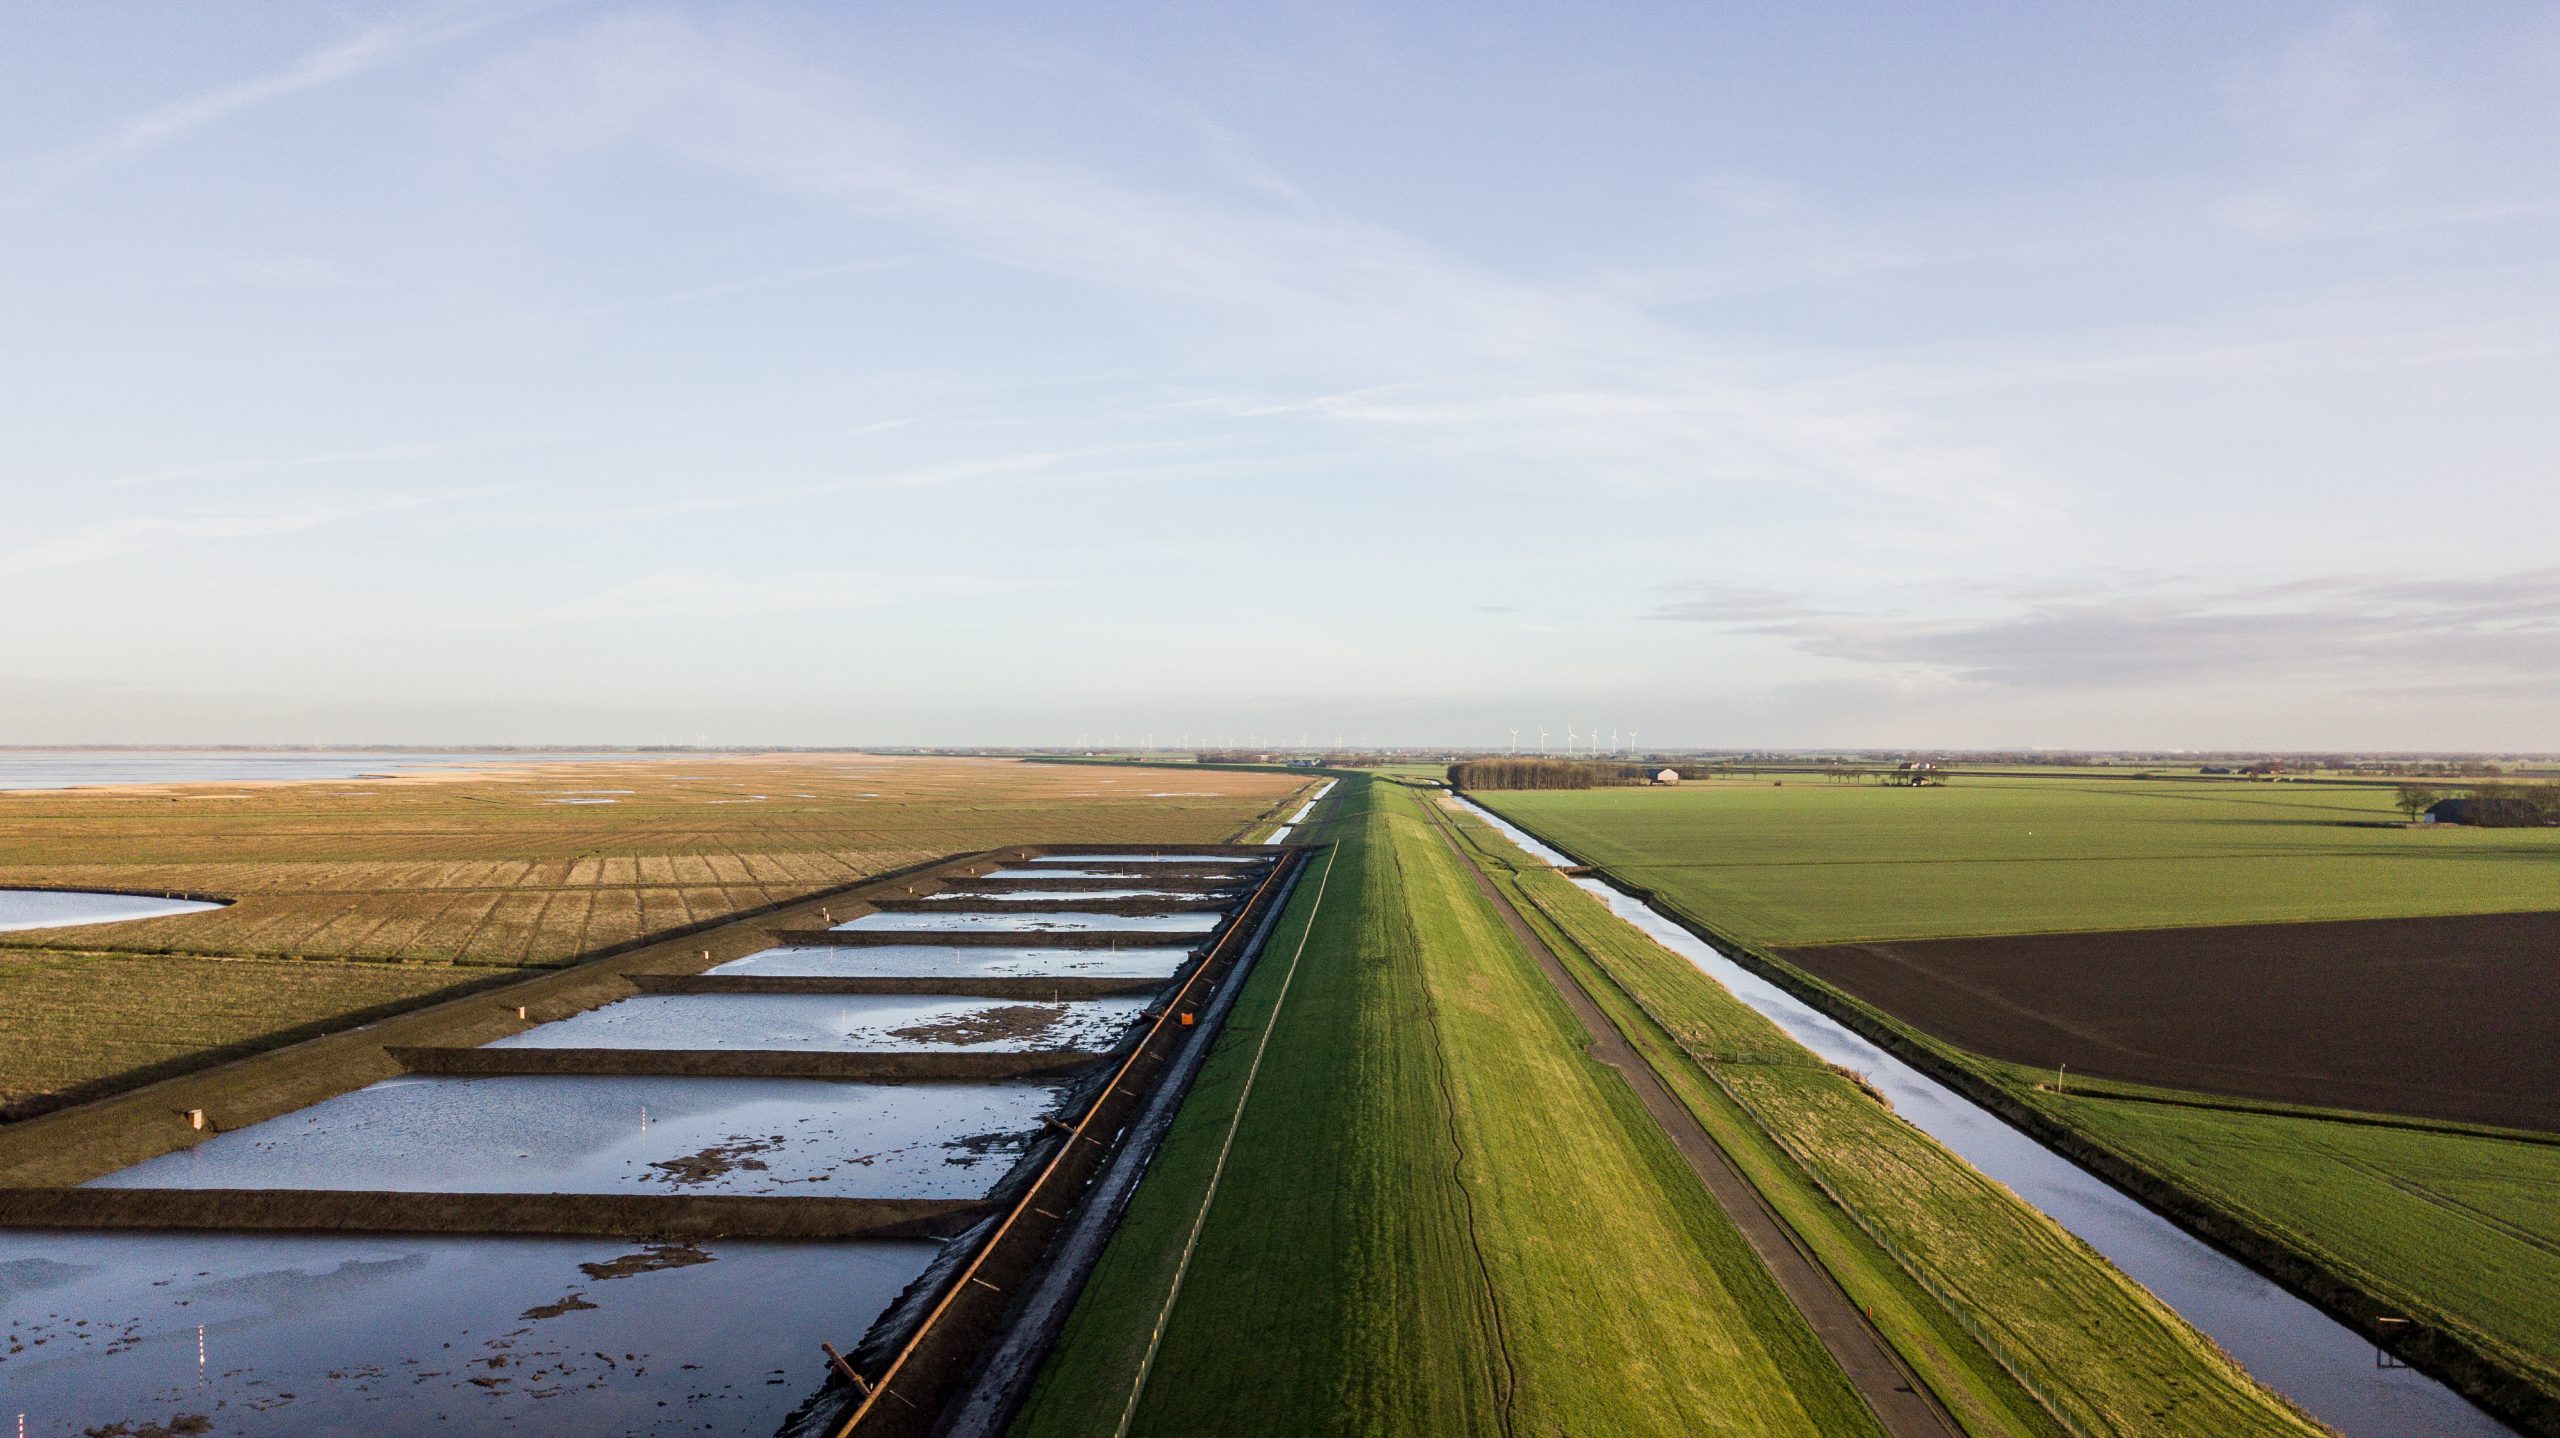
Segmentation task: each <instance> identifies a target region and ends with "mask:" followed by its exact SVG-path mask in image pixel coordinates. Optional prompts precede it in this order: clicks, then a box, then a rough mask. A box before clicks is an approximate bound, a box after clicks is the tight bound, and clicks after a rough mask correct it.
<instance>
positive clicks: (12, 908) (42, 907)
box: [0, 889, 222, 929]
mask: <svg viewBox="0 0 2560 1438" xmlns="http://www.w3.org/2000/svg"><path fill="white" fill-rule="evenodd" d="M221 907H222V905H220V904H214V903H207V902H205V901H204V900H202V899H163V898H157V897H154V896H151V895H147V894H90V893H81V892H78V891H73V890H62V889H0V929H58V928H62V927H65V926H67V925H71V924H113V923H120V922H122V921H123V920H126V919H157V918H162V917H165V916H167V915H170V914H201V913H203V912H205V911H206V910H208V909H219V908H221Z"/></svg>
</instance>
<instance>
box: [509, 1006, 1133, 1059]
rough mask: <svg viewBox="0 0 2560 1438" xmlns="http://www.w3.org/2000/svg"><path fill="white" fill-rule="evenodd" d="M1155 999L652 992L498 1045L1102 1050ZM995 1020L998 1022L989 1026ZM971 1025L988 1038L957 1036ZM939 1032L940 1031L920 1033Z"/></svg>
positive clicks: (874, 1050)
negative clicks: (1009, 1015)
mask: <svg viewBox="0 0 2560 1438" xmlns="http://www.w3.org/2000/svg"><path fill="white" fill-rule="evenodd" d="M1026 1005H1032V1006H1036V1007H1038V1008H1039V1009H1040V1010H1041V1012H1042V1013H1043V1014H1045V1015H1046V1017H1045V1019H1044V1020H1043V1021H1042V1022H1040V1023H1039V1024H1037V1025H1033V1026H1028V1027H1024V1026H1023V1025H1024V1023H1025V1020H1024V1019H1023V1017H1022V1016H1021V1015H1018V1014H1017V1015H1015V1016H1014V1017H1013V1019H1012V1020H1011V1021H1010V1022H1011V1023H1012V1024H1013V1025H1014V1026H1015V1027H1016V1028H1019V1029H1020V1032H1011V1031H1007V1030H1006V1021H1003V1020H995V1021H991V1020H989V1019H987V1018H986V1017H985V1016H986V1015H988V1014H990V1013H992V1012H994V1011H996V1010H1008V1011H1010V1010H1018V1009H1022V1008H1024V1007H1025V1006H1026ZM1146 1006H1147V1001H1146V1000H1145V999H1142V998H1112V999H1078V1000H1074V1001H1072V1002H1064V1003H1050V1002H1046V1001H1040V1000H1033V999H979V998H944V997H937V996H934V995H930V994H923V995H917V994H643V995H641V996H640V997H639V998H635V999H624V1000H622V1001H621V1002H620V1003H613V1004H606V1005H605V1006H604V1007H602V1008H598V1009H590V1010H588V1011H587V1012H585V1013H582V1014H579V1015H577V1016H575V1017H573V1018H566V1019H562V1020H560V1021H559V1022H557V1023H549V1024H544V1025H542V1026H540V1027H539V1028H534V1029H528V1030H526V1031H525V1032H523V1033H520V1034H516V1035H514V1036H513V1037H510V1038H503V1039H500V1040H498V1041H497V1042H496V1043H493V1044H491V1045H489V1047H491V1048H493V1049H506V1048H518V1049H521V1048H606V1049H782V1050H809V1049H818V1050H826V1051H833V1052H844V1053H887V1052H905V1051H911V1050H917V1049H951V1048H968V1049H975V1050H980V1051H983V1052H1006V1053H1010V1052H1015V1051H1019V1050H1023V1049H1093V1050H1097V1051H1099V1050H1103V1049H1108V1048H1110V1047H1112V1046H1113V1045H1115V1044H1117V1043H1118V1042H1119V1041H1120V1036H1121V1035H1122V1034H1124V1033H1126V1032H1127V1031H1128V1027H1129V1025H1130V1024H1131V1023H1133V1022H1135V1021H1136V1019H1137V1016H1138V1014H1139V1011H1141V1010H1142V1009H1144V1008H1145V1007H1146ZM990 1025H992V1027H990ZM972 1026H977V1027H981V1028H988V1032H987V1033H986V1035H985V1036H984V1037H983V1038H979V1039H962V1038H959V1037H956V1035H958V1034H960V1033H963V1032H967V1031H969V1030H970V1029H971V1028H972ZM918 1028H926V1029H932V1030H934V1031H935V1032H936V1034H937V1036H936V1037H931V1038H927V1037H924V1036H922V1035H919V1034H918V1033H917V1032H916V1030H917V1029H918Z"/></svg>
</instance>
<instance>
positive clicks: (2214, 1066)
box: [1777, 913, 2560, 1133]
mask: <svg viewBox="0 0 2560 1438" xmlns="http://www.w3.org/2000/svg"><path fill="white" fill-rule="evenodd" d="M1777 953H1778V956H1779V957H1781V958H1783V959H1785V960H1787V961H1788V962H1789V963H1792V964H1795V965H1796V966H1797V967H1799V968H1802V969H1804V970H1806V971H1807V972H1809V973H1812V974H1813V975H1815V976H1816V977H1818V978H1820V979H1822V980H1824V981H1825V982H1827V983H1830V984H1832V985H1834V986H1836V987H1838V988H1840V989H1841V990H1843V991H1845V992H1847V993H1849V994H1851V995H1854V996H1855V997H1857V998H1859V999H1861V1000H1864V1001H1865V1002H1867V1003H1870V1004H1873V1005H1875V1006H1876V1007H1877V1008H1880V1009H1883V1010H1884V1011H1886V1012H1888V1013H1891V1014H1896V1015H1899V1016H1900V1017H1902V1018H1904V1019H1907V1020H1909V1021H1910V1022H1911V1023H1913V1024H1915V1025H1917V1026H1919V1027H1920V1028H1923V1029H1926V1030H1928V1031H1929V1032H1930V1033H1932V1034H1935V1035H1937V1036H1938V1037H1940V1038H1942V1039H1945V1040H1947V1041H1948V1042H1950V1043H1953V1044H1956V1045H1957V1046H1959V1047H1962V1048H1967V1049H1971V1050H1973V1051H1974V1052H1976V1053H1980V1054H1984V1055H1987V1056H1989V1057H1991V1058H1996V1059H2004V1060H2007V1061H2008V1062H2011V1063H2015V1064H2023V1065H2027V1066H2029V1067H2038V1068H2051V1067H2053V1066H2055V1065H2056V1064H2065V1063H2067V1064H2069V1065H2070V1067H2071V1070H2072V1071H2073V1072H2074V1073H2078V1074H2082V1075H2084V1076H2097V1077H2106V1078H2114V1079H2122V1080H2126V1081H2129V1082H2133V1083H2144V1084H2157V1085H2163V1086H2167V1087H2172V1088H2190V1089H2203V1090H2208V1091H2211V1092H2214V1093H2219V1094H2229V1095H2234V1096H2237V1097H2241V1098H2253V1099H2265V1100H2269V1101H2272V1102H2277V1103H2291V1104H2308V1105H2313V1106H2317V1107H2327V1108H2354V1109H2369V1110H2373V1111H2376V1112H2383V1113H2399V1114H2416V1115H2420V1116H2423V1117H2428V1118H2438V1119H2447V1120H2452V1121H2455V1122H2467V1123H2477V1124H2490V1125H2498V1126H2504V1127H2511V1128H2538V1129H2542V1130H2545V1131H2547V1132H2554V1133H2560V1025H2554V1024H2553V1023H2552V1022H2551V1015H2550V1013H2549V1012H2548V1010H2547V1008H2546V1006H2545V1005H2544V1003H2543V1002H2542V996H2543V995H2544V994H2546V993H2548V992H2549V989H2550V984H2551V978H2552V962H2553V958H2554V956H2555V955H2560V913H2542V914H2464V915H2452V916H2439V917H2435V918H2424V919H2345V920H2338V921H2334V922H2329V923H2312V924H2229V925H2216V926H2211V927H2205V928H2190V929H2120V930H2112V931H2106V932H2100V933H2078V934H2020V935H2006V936H1995V937H1990V938H1978V939H1919V940H1912V941H1909V942H1904V943H1876V944H1821V945H1814V946H1810V947H1802V948H1788V949H1780V950H1778V951H1777Z"/></svg>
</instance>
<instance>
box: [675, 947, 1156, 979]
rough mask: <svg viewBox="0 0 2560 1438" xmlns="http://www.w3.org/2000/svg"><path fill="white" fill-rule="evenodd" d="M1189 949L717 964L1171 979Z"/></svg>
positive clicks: (829, 951)
mask: <svg viewBox="0 0 2560 1438" xmlns="http://www.w3.org/2000/svg"><path fill="white" fill-rule="evenodd" d="M1190 956H1191V951H1190V950H1189V949H1033V948H1023V949H955V948H953V947H951V946H950V945H948V944H883V945H881V946H880V947H878V948H875V949H838V948H826V947H810V948H781V949H767V950H765V951H764V952H762V953H759V954H749V955H747V956H746V957H745V958H743V959H731V960H730V961H729V962H727V963H725V964H718V965H715V966H713V967H712V968H711V969H710V970H709V972H711V973H715V974H776V975H789V976H792V977H801V978H830V979H836V978H845V979H870V978H887V979H902V978H922V979H1011V978H1039V977H1045V976H1049V975H1061V976H1076V977H1083V978H1102V979H1158V978H1162V979H1169V978H1171V977H1173V973H1174V971H1175V970H1176V969H1179V968H1181V967H1182V962H1183V960H1185V959H1187V958H1189V957H1190Z"/></svg>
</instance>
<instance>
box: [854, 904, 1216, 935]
mask: <svg viewBox="0 0 2560 1438" xmlns="http://www.w3.org/2000/svg"><path fill="white" fill-rule="evenodd" d="M1225 917H1226V916H1225V915H1224V914H1222V913H1219V912H1217V911H1216V910H1213V909H1211V910H1202V911H1201V912H1198V913H1183V914H1077V913H1069V912H1064V911H1060V912H1055V913H1047V912H1044V913H1037V914H914V913H904V914H865V915H863V916H862V917H861V918H858V919H854V920H851V921H849V922H846V923H841V924H838V925H836V927H837V928H839V929H849V930H853V931H855V932H858V933H872V932H880V931H889V932H906V931H913V932H916V933H920V934H931V933H936V932H939V933H945V934H948V933H954V932H962V931H974V930H987V929H995V930H1001V931H1005V932H1021V933H1041V932H1044V931H1045V932H1048V933H1071V932H1089V931H1098V930H1118V931H1122V932H1126V933H1133V934H1135V933H1145V934H1205V933H1207V932H1209V931H1210V930H1211V929H1214V928H1216V927H1218V923H1219V921H1220V920H1221V919H1223V918H1225Z"/></svg>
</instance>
